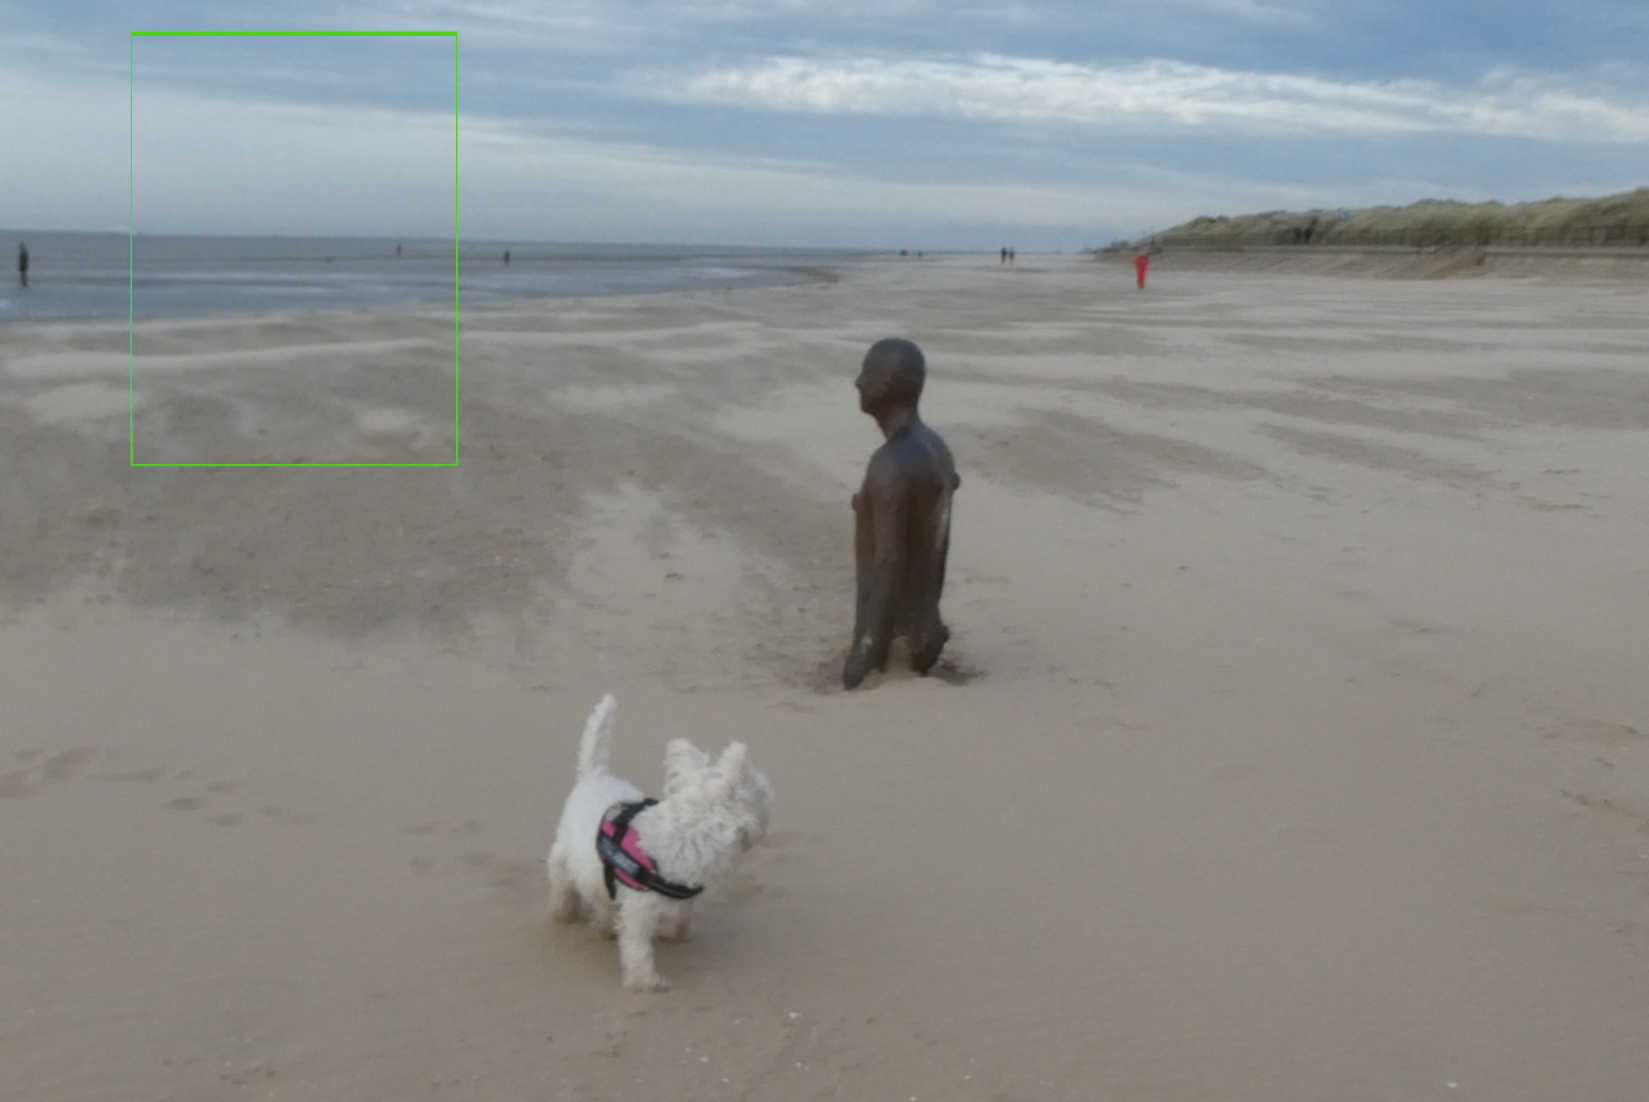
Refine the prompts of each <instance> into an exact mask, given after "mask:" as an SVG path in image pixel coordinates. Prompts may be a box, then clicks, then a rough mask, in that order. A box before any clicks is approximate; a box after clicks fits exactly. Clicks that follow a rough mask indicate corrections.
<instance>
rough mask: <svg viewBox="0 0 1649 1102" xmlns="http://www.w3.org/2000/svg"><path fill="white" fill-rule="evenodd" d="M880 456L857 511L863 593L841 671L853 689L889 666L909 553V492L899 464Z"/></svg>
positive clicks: (859, 576)
mask: <svg viewBox="0 0 1649 1102" xmlns="http://www.w3.org/2000/svg"><path fill="white" fill-rule="evenodd" d="M881 458H883V457H878V458H873V459H872V461H871V468H870V471H869V472H867V474H866V476H865V486H864V489H863V490H861V491H860V493H859V495H858V498H857V499H856V500H857V505H856V507H855V510H854V545H855V546H854V550H855V559H856V567H857V570H856V573H857V582H858V587H857V588H858V594H857V602H856V607H855V615H854V625H853V642H852V645H851V647H850V648H849V650H848V656H847V664H846V665H845V666H844V667H843V669H842V684H843V685H844V686H846V687H847V688H850V689H851V688H853V687H854V686H856V685H858V684H859V682H860V681H863V680H864V677H865V675H866V674H867V673H869V672H870V671H871V670H875V669H881V668H882V667H884V666H885V665H886V664H887V654H888V647H889V646H890V645H891V643H892V641H893V624H894V620H895V619H896V618H897V616H898V610H899V596H900V594H899V588H900V586H901V585H902V584H903V582H904V578H905V574H906V565H907V563H906V556H907V555H908V553H909V549H908V548H907V547H906V546H905V543H906V539H905V537H906V535H907V534H908V529H909V523H908V522H909V517H908V512H909V503H908V502H907V501H906V497H907V495H906V494H904V493H901V492H900V491H901V489H902V487H903V482H902V481H901V480H900V478H899V477H898V472H897V470H896V469H895V468H894V465H893V464H892V463H891V462H886V461H882V462H879V461H878V459H881Z"/></svg>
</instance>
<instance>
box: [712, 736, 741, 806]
mask: <svg viewBox="0 0 1649 1102" xmlns="http://www.w3.org/2000/svg"><path fill="white" fill-rule="evenodd" d="M748 754H749V751H748V749H747V748H746V747H745V745H744V743H742V742H730V743H728V744H727V749H725V750H723V751H722V752H721V758H720V759H719V760H718V761H717V762H716V772H717V773H719V774H720V775H721V788H722V789H723V790H724V794H726V795H730V794H731V793H732V791H733V789H734V788H736V787H738V783H739V781H741V780H743V779H744V766H745V759H746V758H747V756H748Z"/></svg>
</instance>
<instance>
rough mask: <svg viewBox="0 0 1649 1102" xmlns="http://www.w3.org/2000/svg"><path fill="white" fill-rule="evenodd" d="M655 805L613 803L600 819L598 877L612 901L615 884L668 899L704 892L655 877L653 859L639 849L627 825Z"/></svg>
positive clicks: (633, 828) (655, 868)
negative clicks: (638, 814) (604, 883)
mask: <svg viewBox="0 0 1649 1102" xmlns="http://www.w3.org/2000/svg"><path fill="white" fill-rule="evenodd" d="M656 803H658V801H657V800H653V799H646V800H638V801H635V802H633V803H616V804H614V805H613V806H612V807H609V808H608V809H607V813H606V814H605V815H603V816H602V817H601V828H600V829H599V830H598V831H597V832H596V836H595V851H596V854H597V855H598V856H599V857H600V858H601V875H602V879H604V880H605V881H606V882H607V898H609V899H612V898H614V897H615V895H616V894H617V891H618V889H617V887H616V886H615V881H616V882H617V883H620V884H623V885H624V886H625V887H626V888H630V889H632V890H634V891H638V892H658V893H659V894H660V895H667V896H669V897H670V898H671V899H691V898H693V897H694V896H695V895H697V894H699V892H701V891H703V890H704V888H703V886H702V885H700V886H696V887H688V886H687V885H685V884H677V883H676V882H675V881H673V880H666V879H665V878H664V877H662V876H660V875H659V874H658V868H657V867H656V866H655V865H654V864H653V859H652V858H651V857H648V856H647V853H646V851H644V850H643V849H642V848H641V839H640V838H638V837H636V828H635V827H633V826H631V825H630V820H631V819H634V818H635V817H636V814H637V813H638V812H640V811H642V810H643V809H644V808H649V807H652V806H653V805H654V804H656Z"/></svg>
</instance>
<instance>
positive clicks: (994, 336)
mask: <svg viewBox="0 0 1649 1102" xmlns="http://www.w3.org/2000/svg"><path fill="white" fill-rule="evenodd" d="M1646 305H1649V294H1646V292H1645V290H1644V285H1643V284H1642V283H1636V284H1634V283H1615V284H1598V285H1589V286H1583V285H1574V284H1569V285H1565V284H1559V283H1543V282H1538V281H1532V280H1472V281H1457V282H1441V283H1439V282H1431V283H1416V282H1398V281H1382V280H1357V281H1348V280H1330V279H1322V278H1308V277H1300V276H1288V275H1276V274H1264V275H1254V274H1245V275H1221V274H1213V273H1194V272H1183V271H1181V272H1176V271H1174V270H1173V269H1172V268H1171V267H1168V268H1161V269H1159V270H1158V271H1156V272H1154V273H1153V278H1152V281H1151V286H1150V289H1149V290H1148V291H1147V292H1146V293H1144V294H1139V293H1136V292H1135V290H1134V289H1133V287H1132V282H1131V279H1129V278H1128V276H1127V274H1126V273H1125V272H1124V271H1122V270H1121V269H1119V268H1116V267H1113V266H1110V265H1100V264H1094V263H1091V262H1084V261H1081V260H1077V259H1074V258H1066V259H1055V258H1047V259H1044V258H1031V257H1027V258H1025V260H1024V261H1022V262H1021V263H1020V264H1019V265H1018V267H1017V268H1014V269H1001V268H1000V267H999V266H998V265H996V264H995V258H994V257H991V258H985V259H978V260H976V259H967V258H947V259H945V260H938V261H935V260H929V261H924V262H916V261H914V260H911V261H908V262H902V263H899V262H887V263H873V264H867V265H865V266H864V267H862V268H858V269H852V270H849V271H847V272H846V273H845V274H844V277H843V279H842V280H841V281H840V282H836V283H829V284H814V285H808V286H799V287H790V288H781V289H771V290H761V291H740V292H737V293H734V294H731V295H729V294H721V293H709V292H705V293H697V294H673V295H659V296H652V297H635V298H610V299H593V300H583V301H559V302H548V303H543V304H537V305H531V306H524V307H519V308H509V309H498V310H489V311H474V312H470V313H467V314H466V315H465V319H464V330H463V354H464V355H463V365H464V375H463V384H464V390H463V396H464V404H463V433H464V435H463V460H462V463H461V465H460V466H458V467H457V468H455V469H441V468H427V469H420V468H387V469H348V468H342V469H339V468H310V469H290V470H280V469H242V470H214V469H189V468H145V469H136V470H134V469H129V468H128V467H127V459H126V448H127V444H126V413H125V408H124V405H123V403H122V401H121V396H122V395H123V393H124V387H125V371H126V361H125V356H124V352H125V342H126V335H125V330H124V326H122V325H118V324H116V325H89V324H75V325H56V326H49V327H43V326H36V327H26V326H9V327H5V328H0V442H3V445H0V446H3V447H4V463H5V469H6V472H7V473H6V476H5V478H4V480H3V483H0V597H3V598H4V600H5V607H6V609H7V610H8V612H7V615H6V617H5V619H4V622H3V624H0V839H3V840H4V843H3V845H0V1067H3V1068H4V1072H3V1073H0V1098H3V1099H5V1100H7V1102H11V1100H17V1102H23V1100H27V1102H43V1100H48V1099H50V1100H91V1099H99V1100H102V1099H108V1100H117V1099H118V1100H122V1102H124V1100H133V1099H156V1100H158V1099H179V1100H208V1099H210V1100H217V1099H237V1098H247V1099H253V1098H256V1099H280V1100H288V1099H293V1100H295V1099H306V1100H307V1099H314V1100H338V1099H359V1100H385V1102H416V1100H422V1099H475V1100H483V1099H484V1100H515V1099H571V1100H586V1099H651V1098H657V1099H667V1098H668V1099H723V1098H749V1099H814V1098H819V1099H854V1100H856V1099H893V1100H895V1102H904V1100H907V1099H911V1098H919V1099H961V1100H1003V1099H1127V1100H1134V1099H1151V1100H1189V1099H1221V1100H1236V1102H1244V1100H1255V1102H1293V1100H1298V1102H1328V1100H1333V1102H1363V1100H1368V1102H1375V1100H1378V1102H1396V1100H1405V1102H1407V1100H1420V1099H1447V1100H1451V1102H1452V1100H1466V1099H1483V1100H1495V1102H1510V1100H1525V1099H1526V1100H1531V1102H1555V1100H1559V1099H1563V1100H1570V1099H1586V1100H1588V1102H1602V1100H1620V1102H1633V1100H1637V1099H1641V1098H1643V1097H1644V1091H1645V1083H1649V734H1646V732H1649V676H1646V675H1645V670H1646V667H1649V628H1646V625H1649V478H1646V476H1645V473H1644V472H1645V471H1649V433H1646V431H1645V430H1646V429H1649V362H1646V360H1645V356H1644V348H1645V336H1646V332H1649V311H1646V310H1645V307H1646ZM450 323H451V319H450V317H446V318H443V317H442V316H440V314H439V312H405V313H400V314H386V315H354V316H344V315H330V316H329V315H311V316H302V317H276V318H264V319H243V320H237V321H210V322H167V323H155V324H152V325H147V326H145V327H143V329H142V331H141V332H140V334H139V337H138V345H137V348H138V353H139V357H138V361H137V368H136V372H137V402H138V411H137V415H136V433H137V445H136V446H137V453H138V459H139V460H140V461H141V460H159V459H175V460H189V459H197V460H254V459H274V460H280V459H297V458H307V459H311V460H329V459H330V460H352V459H353V460H371V459H432V460H439V459H442V458H444V457H445V456H446V455H447V454H448V451H449V449H450V447H451V436H450V434H451V419H450V410H451V396H452V391H451V374H450V369H451V343H450V341H451V325H450ZM890 334H900V335H905V336H909V337H912V338H914V339H916V340H917V341H919V342H920V343H921V344H922V346H923V347H924V348H925V349H926V351H927V353H928V357H929V365H930V382H929V395H928V401H927V415H928V418H929V420H930V421H931V422H932V423H933V424H934V425H935V426H936V427H938V428H939V429H940V430H941V431H942V432H943V433H944V434H945V436H946V437H947V439H948V440H949V442H950V444H951V446H952V448H953V449H954V451H955V453H956V456H957V460H958V463H959V466H960V468H961V470H962V473H963V478H964V482H963V487H962V490H961V491H960V494H959V496H958V498H957V503H956V522H955V523H956V529H955V546H954V548H953V552H952V574H951V585H950V588H949V589H948V590H947V597H946V601H945V610H946V615H947V618H948V619H949V621H950V624H951V626H952V628H953V631H954V633H955V634H954V638H953V641H952V646H951V648H950V650H949V651H948V653H947V664H946V666H945V668H944V669H943V670H942V671H941V674H942V676H940V677H938V678H934V679H925V680H924V679H915V678H912V677H910V676H908V675H906V674H903V673H897V672H896V673H892V674H890V675H889V676H887V677H886V678H885V679H882V680H880V681H879V682H873V683H872V684H871V687H869V688H868V689H867V690H865V691H861V692H858V693H854V694H844V693H842V692H841V691H840V689H839V688H838V687H837V685H836V681H835V678H836V674H837V671H838V669H839V663H840V657H841V651H842V648H843V646H844V645H845V643H846V639H847V634H848V629H849V626H850V625H849V620H848V617H849V611H850V610H849V590H850V585H851V581H850V563H849V549H850V532H849V525H850V514H849V511H848V497H849V494H850V493H851V492H852V490H853V489H854V484H855V482H856V480H857V478H858V476H859V474H860V472H861V470H862V464H863V462H864V459H865V457H866V455H867V454H868V453H869V451H870V449H871V448H872V447H873V446H874V445H875V443H876V437H875V433H874V428H873V426H872V425H871V423H870V422H869V421H868V420H867V419H866V418H864V417H863V416H862V415H861V414H859V413H858V412H857V411H856V409H855V403H854V395H853V392H852V389H851V385H850V383H851V379H852V376H853V374H854V372H855V370H856V367H857V363H858V358H859V356H860V355H861V354H862V353H863V351H864V349H865V347H866V346H867V345H868V344H869V343H870V342H871V341H872V340H874V339H875V338H877V337H881V336H884V335H890ZM607 690H612V691H614V692H616V693H617V695H618V697H619V700H620V711H619V743H618V750H617V757H618V762H619V764H620V766H621V767H622V768H623V769H624V770H625V771H627V772H630V773H631V774H633V775H634V776H636V777H637V778H638V779H639V780H641V781H642V782H643V783H644V784H656V783H657V780H658V774H659V758H660V752H661V748H662V745H663V742H664V740H665V739H666V738H667V737H668V736H671V735H677V734H684V735H688V736H690V737H692V738H694V739H695V740H698V741H699V742H700V743H701V744H703V745H706V746H711V747H719V746H720V745H722V744H723V743H724V742H725V741H726V740H727V739H729V738H731V737H734V736H737V737H740V738H744V739H746V740H748V741H749V742H750V744H751V746H752V752H753V755H754V758H755V760H756V761H757V762H758V763H759V764H761V765H762V766H763V767H764V768H765V769H766V770H767V771H768V772H769V773H770V774H771V775H772V777H773V778H774V781H775V783H776V784H777V786H778V791H779V802H778V806H777V815H776V819H775V822H774V829H773V833H772V834H771V836H770V837H769V839H768V841H767V843H766V844H764V845H763V846H762V847H761V848H760V849H758V850H757V851H755V852H754V853H753V854H752V855H751V857H750V859H749V861H748V863H747V864H746V866H745V867H744V870H743V871H742V873H741V874H740V876H739V877H738V879H737V881H736V883H734V884H733V885H731V887H730V890H729V891H728V893H727V894H725V895H724V896H722V897H721V898H719V899H710V900H707V901H706V903H705V905H704V907H703V910H702V914H701V918H700V921H699V923H698V932H697V936H696V938H695V940H694V941H692V942H691V943H689V944H687V945H683V946H665V947H663V948H662V950H661V954H660V962H661V967H662V969H663V971H664V972H665V974H666V975H668V976H669V977H670V978H671V979H673V981H674V983H675V988H674V990H672V991H671V992H669V993H668V994H664V995H661V996H646V995H633V994H629V993H625V992H623V991H621V990H620V989H619V987H618V985H617V960H616V954H615V952H614V949H613V946H612V945H611V944H610V943H608V942H604V941H602V940H600V939H599V938H597V937H595V936H594V935H592V934H590V933H588V932H586V931H582V930H574V929H567V928H560V927H554V926H553V925H552V924H551V923H550V922H549V921H548V918H547V916H546V913H545V906H544V898H543V896H544V883H543V875H544V874H543V853H544V850H545V848H546V847H547V845H548V842H549V835H550V831H551V828H552V826H553V822H554V817H555V815H556V813H557V809H558V807H559V802H560V800H561V798H562V796H563V794H564V791H565V788H566V786H567V784H568V783H569V780H570V773H571V768H572V763H573V756H574V742H575V739H576V737H577V733H578V730H579V728H580V726H581V724H582V722H583V719H584V716H585V714H586V712H587V711H588V709H589V708H590V706H591V705H592V704H593V703H594V702H595V700H596V699H597V697H598V696H599V695H600V694H601V693H602V692H604V691H607Z"/></svg>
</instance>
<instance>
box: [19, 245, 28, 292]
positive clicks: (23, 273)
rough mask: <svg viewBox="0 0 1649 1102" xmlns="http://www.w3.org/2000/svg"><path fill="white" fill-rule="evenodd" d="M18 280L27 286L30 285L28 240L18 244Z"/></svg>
mask: <svg viewBox="0 0 1649 1102" xmlns="http://www.w3.org/2000/svg"><path fill="white" fill-rule="evenodd" d="M17 281H18V282H19V283H21V284H22V285H23V286H25V287H27V286H28V285H29V246H28V242H26V241H25V242H24V243H22V244H21V245H18V246H17Z"/></svg>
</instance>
